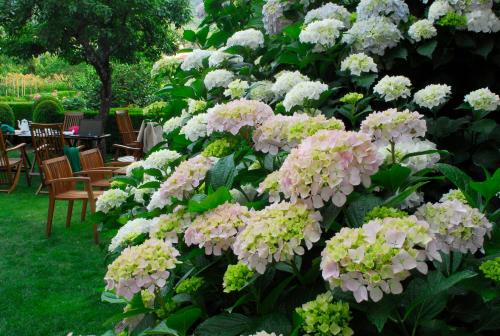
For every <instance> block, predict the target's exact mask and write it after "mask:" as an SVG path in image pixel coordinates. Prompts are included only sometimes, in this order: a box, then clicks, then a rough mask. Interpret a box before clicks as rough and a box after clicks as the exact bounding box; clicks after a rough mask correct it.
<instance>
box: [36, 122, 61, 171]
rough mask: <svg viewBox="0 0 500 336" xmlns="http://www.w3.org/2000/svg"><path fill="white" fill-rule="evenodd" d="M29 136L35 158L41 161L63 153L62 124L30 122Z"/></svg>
mask: <svg viewBox="0 0 500 336" xmlns="http://www.w3.org/2000/svg"><path fill="white" fill-rule="evenodd" d="M31 137H32V141H33V149H34V150H35V156H36V160H37V162H38V163H39V164H41V163H42V162H43V161H45V160H48V159H52V158H55V157H59V156H62V155H64V135H63V125H62V124H31Z"/></svg>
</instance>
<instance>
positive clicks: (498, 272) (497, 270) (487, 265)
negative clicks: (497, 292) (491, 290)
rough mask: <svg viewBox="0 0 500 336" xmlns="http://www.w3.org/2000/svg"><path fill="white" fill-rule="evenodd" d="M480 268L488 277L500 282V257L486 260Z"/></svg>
mask: <svg viewBox="0 0 500 336" xmlns="http://www.w3.org/2000/svg"><path fill="white" fill-rule="evenodd" d="M479 269H480V270H481V271H482V272H483V273H484V276H485V277H486V278H488V279H491V280H493V281H495V282H498V283H500V258H495V259H492V260H488V261H485V262H484V263H482V264H481V266H479Z"/></svg>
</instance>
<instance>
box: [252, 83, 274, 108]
mask: <svg viewBox="0 0 500 336" xmlns="http://www.w3.org/2000/svg"><path fill="white" fill-rule="evenodd" d="M272 87H273V82H271V81H268V80H263V81H259V82H255V83H253V84H252V85H251V86H250V91H249V92H248V98H250V99H252V100H258V101H261V102H264V103H269V102H271V101H272V100H273V99H274V92H273V90H272Z"/></svg>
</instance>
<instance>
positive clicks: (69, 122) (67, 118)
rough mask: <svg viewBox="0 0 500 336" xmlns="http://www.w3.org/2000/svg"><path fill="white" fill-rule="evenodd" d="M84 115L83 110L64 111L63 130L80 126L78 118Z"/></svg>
mask: <svg viewBox="0 0 500 336" xmlns="http://www.w3.org/2000/svg"><path fill="white" fill-rule="evenodd" d="M83 117H84V115H83V112H66V113H64V123H63V130H64V131H67V130H69V129H70V127H73V126H80V120H82V119H83Z"/></svg>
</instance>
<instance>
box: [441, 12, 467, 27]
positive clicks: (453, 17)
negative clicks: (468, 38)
mask: <svg viewBox="0 0 500 336" xmlns="http://www.w3.org/2000/svg"><path fill="white" fill-rule="evenodd" d="M437 24H438V25H440V26H444V27H464V26H467V18H466V17H465V16H464V15H459V14H457V13H455V12H449V13H448V14H446V15H445V16H443V17H442V18H440V19H439V20H438V21H437Z"/></svg>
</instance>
